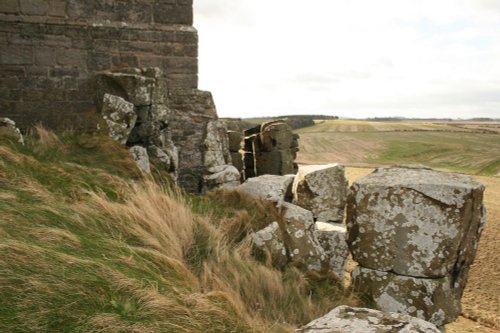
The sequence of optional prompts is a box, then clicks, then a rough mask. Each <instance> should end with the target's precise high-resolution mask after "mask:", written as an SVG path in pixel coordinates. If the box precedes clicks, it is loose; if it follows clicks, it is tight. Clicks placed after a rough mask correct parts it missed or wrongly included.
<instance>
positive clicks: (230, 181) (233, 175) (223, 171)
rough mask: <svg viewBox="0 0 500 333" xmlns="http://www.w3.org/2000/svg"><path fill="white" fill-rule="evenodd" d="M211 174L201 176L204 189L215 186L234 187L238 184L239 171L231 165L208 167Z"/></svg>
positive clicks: (207, 189)
mask: <svg viewBox="0 0 500 333" xmlns="http://www.w3.org/2000/svg"><path fill="white" fill-rule="evenodd" d="M208 172H210V173H211V174H209V175H206V176H204V177H203V180H204V183H205V186H206V188H205V191H210V190H211V189H215V188H235V187H237V186H239V185H240V172H239V171H238V169H236V168H235V167H234V166H232V165H228V164H226V165H220V166H216V167H212V168H210V169H208Z"/></svg>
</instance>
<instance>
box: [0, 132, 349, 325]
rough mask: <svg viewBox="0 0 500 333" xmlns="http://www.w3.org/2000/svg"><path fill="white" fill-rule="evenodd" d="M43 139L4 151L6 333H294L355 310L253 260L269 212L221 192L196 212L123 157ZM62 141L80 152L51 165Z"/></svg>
mask: <svg viewBox="0 0 500 333" xmlns="http://www.w3.org/2000/svg"><path fill="white" fill-rule="evenodd" d="M34 140H39V142H40V145H45V147H46V148H45V149H44V150H43V151H42V150H37V149H35V147H36V141H35V142H31V144H29V145H27V146H28V148H26V147H24V148H23V147H18V146H13V145H10V146H9V145H0V198H1V199H0V294H1V295H2V298H1V299H0V327H2V329H3V330H4V331H7V332H8V331H18V332H293V328H294V327H296V326H298V325H300V324H303V323H306V322H308V321H309V320H311V319H313V318H315V317H317V316H320V315H322V314H324V313H326V312H327V311H329V310H330V309H331V308H333V307H334V306H335V305H336V304H338V303H351V304H352V302H354V301H355V299H354V298H353V297H351V295H349V294H348V293H347V292H346V291H343V290H342V289H341V287H340V286H339V285H337V284H336V283H335V282H334V281H333V280H329V279H325V278H321V279H314V278H311V277H309V276H306V275H305V274H304V273H303V272H301V271H299V270H298V269H296V268H294V267H289V268H287V269H286V270H285V271H278V270H276V269H274V268H273V267H272V266H271V265H270V264H269V263H266V262H265V261H264V262H262V261H259V260H257V259H256V258H255V257H254V255H253V251H252V247H251V243H250V241H249V238H248V234H249V233H250V232H252V231H253V230H256V229H258V228H260V227H262V226H264V225H266V224H267V223H268V222H269V221H271V220H272V219H274V218H275V216H274V214H275V212H274V211H273V210H272V209H270V208H269V207H268V206H267V204H265V203H262V202H258V201H255V200H253V199H251V198H249V197H246V196H238V195H236V194H234V193H231V192H224V193H223V192H218V193H213V194H211V197H209V198H205V199H206V200H207V202H206V205H205V206H204V208H203V209H202V210H199V211H197V212H194V211H193V206H192V202H191V199H190V198H187V197H185V196H183V195H181V194H180V193H178V192H175V191H173V190H171V189H170V188H169V187H168V186H163V185H161V184H159V183H157V182H155V181H154V180H153V179H139V180H138V179H134V177H133V176H127V175H129V173H128V172H129V171H127V167H126V165H127V163H126V162H123V164H116V163H114V162H112V161H113V160H114V159H122V158H124V155H123V154H122V152H121V151H120V150H119V149H118V150H114V149H113V150H109V148H107V147H105V148H99V146H96V147H94V148H92V149H93V150H92V151H93V152H94V153H96V154H97V155H99V154H107V155H108V163H109V164H108V165H106V164H102V165H100V164H99V163H105V162H101V160H99V159H98V162H97V163H96V164H92V163H91V160H89V159H88V156H85V157H84V158H82V157H79V156H75V154H76V153H75V149H77V148H75V146H71V145H70V144H68V143H67V142H65V141H64V140H61V139H59V138H57V137H54V136H53V134H50V133H49V134H47V133H44V134H42V135H40V134H38V136H37V139H34ZM76 142H78V139H77V140H76ZM61 144H62V145H63V146H64V147H66V148H68V147H71V148H72V149H59V150H58V155H57V156H51V157H50V158H47V157H46V156H47V155H46V151H47V150H50V149H52V148H51V147H54V146H56V147H59V146H60V145H61ZM107 144H108V143H107ZM109 145H110V147H112V144H109ZM30 147H32V148H30ZM30 149H31V150H30ZM83 149H85V151H84V152H83V153H82V154H83V155H85V152H86V149H89V148H88V147H84V148H83ZM103 151H104V153H102V152H103ZM79 158H81V160H82V161H84V162H85V163H83V164H81V163H77V162H75V160H78V159H79ZM123 165H125V167H124V168H125V171H120V170H116V169H113V168H120V167H121V166H123ZM107 170H112V171H111V172H109V171H107ZM61 179H63V180H64V181H61ZM61 187H64V189H63V190H62V189H61ZM72 193H78V195H73V196H72V197H71V198H69V199H68V194H72ZM205 199H202V200H205ZM221 207H222V210H220V208H221ZM250 208H251V209H250Z"/></svg>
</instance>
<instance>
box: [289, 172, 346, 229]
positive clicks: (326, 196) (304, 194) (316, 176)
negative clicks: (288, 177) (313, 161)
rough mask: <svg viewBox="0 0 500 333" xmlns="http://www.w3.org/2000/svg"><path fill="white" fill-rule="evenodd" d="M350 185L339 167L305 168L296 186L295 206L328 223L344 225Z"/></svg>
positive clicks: (297, 177)
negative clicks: (341, 223) (342, 223)
mask: <svg viewBox="0 0 500 333" xmlns="http://www.w3.org/2000/svg"><path fill="white" fill-rule="evenodd" d="M347 192H348V182H347V179H346V178H345V175H344V166H342V165H339V164H328V165H306V166H301V167H300V168H299V171H298V173H297V176H296V177H295V181H294V183H293V203H294V204H296V205H298V206H300V207H303V208H305V209H308V210H310V211H312V212H313V214H314V217H315V218H316V219H317V220H319V221H324V222H342V221H343V220H344V208H345V204H346V199H347Z"/></svg>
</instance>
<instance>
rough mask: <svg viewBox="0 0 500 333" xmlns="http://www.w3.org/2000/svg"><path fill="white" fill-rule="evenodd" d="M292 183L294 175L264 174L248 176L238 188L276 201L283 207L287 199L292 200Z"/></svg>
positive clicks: (256, 196)
mask: <svg viewBox="0 0 500 333" xmlns="http://www.w3.org/2000/svg"><path fill="white" fill-rule="evenodd" d="M292 183H293V176H292V177H291V176H275V175H263V176H259V177H254V178H248V179H247V180H246V181H245V182H244V183H243V184H241V185H240V186H239V187H238V190H239V191H242V192H244V193H247V194H248V195H250V196H252V197H255V198H259V199H262V200H267V201H271V202H275V203H276V205H277V206H278V207H281V206H282V205H283V204H284V202H285V201H289V200H291V196H292Z"/></svg>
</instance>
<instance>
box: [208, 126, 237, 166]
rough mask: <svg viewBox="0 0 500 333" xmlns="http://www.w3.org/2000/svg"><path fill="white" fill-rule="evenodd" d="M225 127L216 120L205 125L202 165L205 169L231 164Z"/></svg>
mask: <svg viewBox="0 0 500 333" xmlns="http://www.w3.org/2000/svg"><path fill="white" fill-rule="evenodd" d="M226 132H227V129H226V125H224V123H223V122H220V121H218V120H213V121H209V122H208V123H207V130H206V133H207V134H206V137H205V142H204V144H205V154H204V159H203V163H204V165H205V167H206V168H207V169H209V168H213V167H216V166H221V165H225V164H230V163H231V155H230V154H229V142H228V138H227V134H226Z"/></svg>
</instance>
